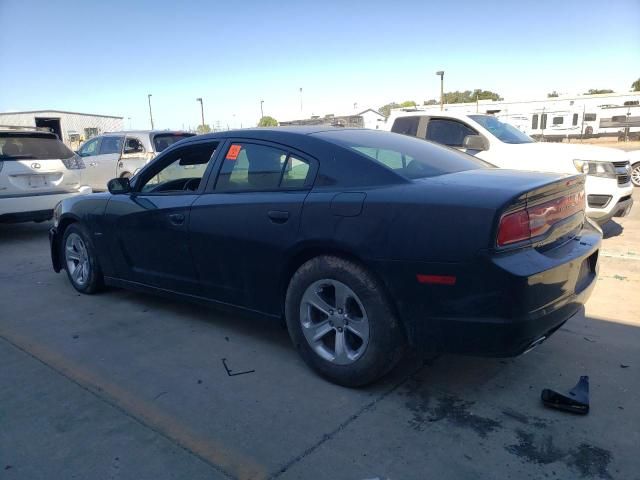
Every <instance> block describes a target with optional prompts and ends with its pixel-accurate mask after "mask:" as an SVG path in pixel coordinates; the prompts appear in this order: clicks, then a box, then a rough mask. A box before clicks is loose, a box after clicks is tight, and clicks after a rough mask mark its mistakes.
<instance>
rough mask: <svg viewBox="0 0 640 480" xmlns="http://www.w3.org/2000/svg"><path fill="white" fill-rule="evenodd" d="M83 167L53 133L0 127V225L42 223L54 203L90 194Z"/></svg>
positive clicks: (48, 216)
mask: <svg viewBox="0 0 640 480" xmlns="http://www.w3.org/2000/svg"><path fill="white" fill-rule="evenodd" d="M85 170H86V169H85V165H84V162H83V161H82V158H80V157H79V156H78V155H76V154H74V153H73V152H72V151H71V150H69V148H67V146H66V145H65V144H64V143H62V142H61V141H60V140H59V139H58V136H57V135H55V134H54V133H50V132H45V131H39V130H37V129H29V128H24V127H15V128H7V127H0V222H2V223H13V222H29V221H36V222H42V221H45V220H49V219H50V218H51V217H52V216H53V208H54V207H55V206H56V204H57V203H58V202H59V201H61V200H63V199H65V198H68V197H72V196H76V195H83V194H87V193H91V188H90V187H88V186H86V182H85V181H84V178H83V175H82V174H83V172H84V171H85Z"/></svg>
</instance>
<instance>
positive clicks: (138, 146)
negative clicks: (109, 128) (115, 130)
mask: <svg viewBox="0 0 640 480" xmlns="http://www.w3.org/2000/svg"><path fill="white" fill-rule="evenodd" d="M124 153H125V154H131V153H144V147H143V146H142V142H141V141H140V140H138V139H137V138H135V137H127V139H126V140H125V142H124Z"/></svg>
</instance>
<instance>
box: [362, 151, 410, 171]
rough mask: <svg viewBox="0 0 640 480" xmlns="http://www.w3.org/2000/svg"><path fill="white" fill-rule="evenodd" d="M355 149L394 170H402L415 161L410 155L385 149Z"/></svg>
mask: <svg viewBox="0 0 640 480" xmlns="http://www.w3.org/2000/svg"><path fill="white" fill-rule="evenodd" d="M354 149H355V150H357V151H358V152H360V153H363V154H364V155H366V156H367V157H370V158H373V159H374V160H376V161H377V162H380V163H381V164H383V165H384V166H386V167H389V168H390V169H392V170H401V169H403V168H405V167H406V166H407V164H408V163H410V162H411V160H413V158H412V157H410V156H408V155H405V154H403V153H400V152H396V151H394V150H387V149H384V148H373V147H354Z"/></svg>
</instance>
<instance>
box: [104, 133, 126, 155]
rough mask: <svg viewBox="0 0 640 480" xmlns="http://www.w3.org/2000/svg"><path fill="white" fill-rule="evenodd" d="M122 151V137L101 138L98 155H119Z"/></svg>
mask: <svg viewBox="0 0 640 480" xmlns="http://www.w3.org/2000/svg"><path fill="white" fill-rule="evenodd" d="M121 151H122V137H102V143H101V144H100V155H106V154H109V153H120V152H121Z"/></svg>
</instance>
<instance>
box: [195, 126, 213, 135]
mask: <svg viewBox="0 0 640 480" xmlns="http://www.w3.org/2000/svg"><path fill="white" fill-rule="evenodd" d="M210 131H211V127H210V126H209V124H206V123H205V124H204V125H198V128H196V132H198V135H201V134H203V133H209V132H210Z"/></svg>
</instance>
